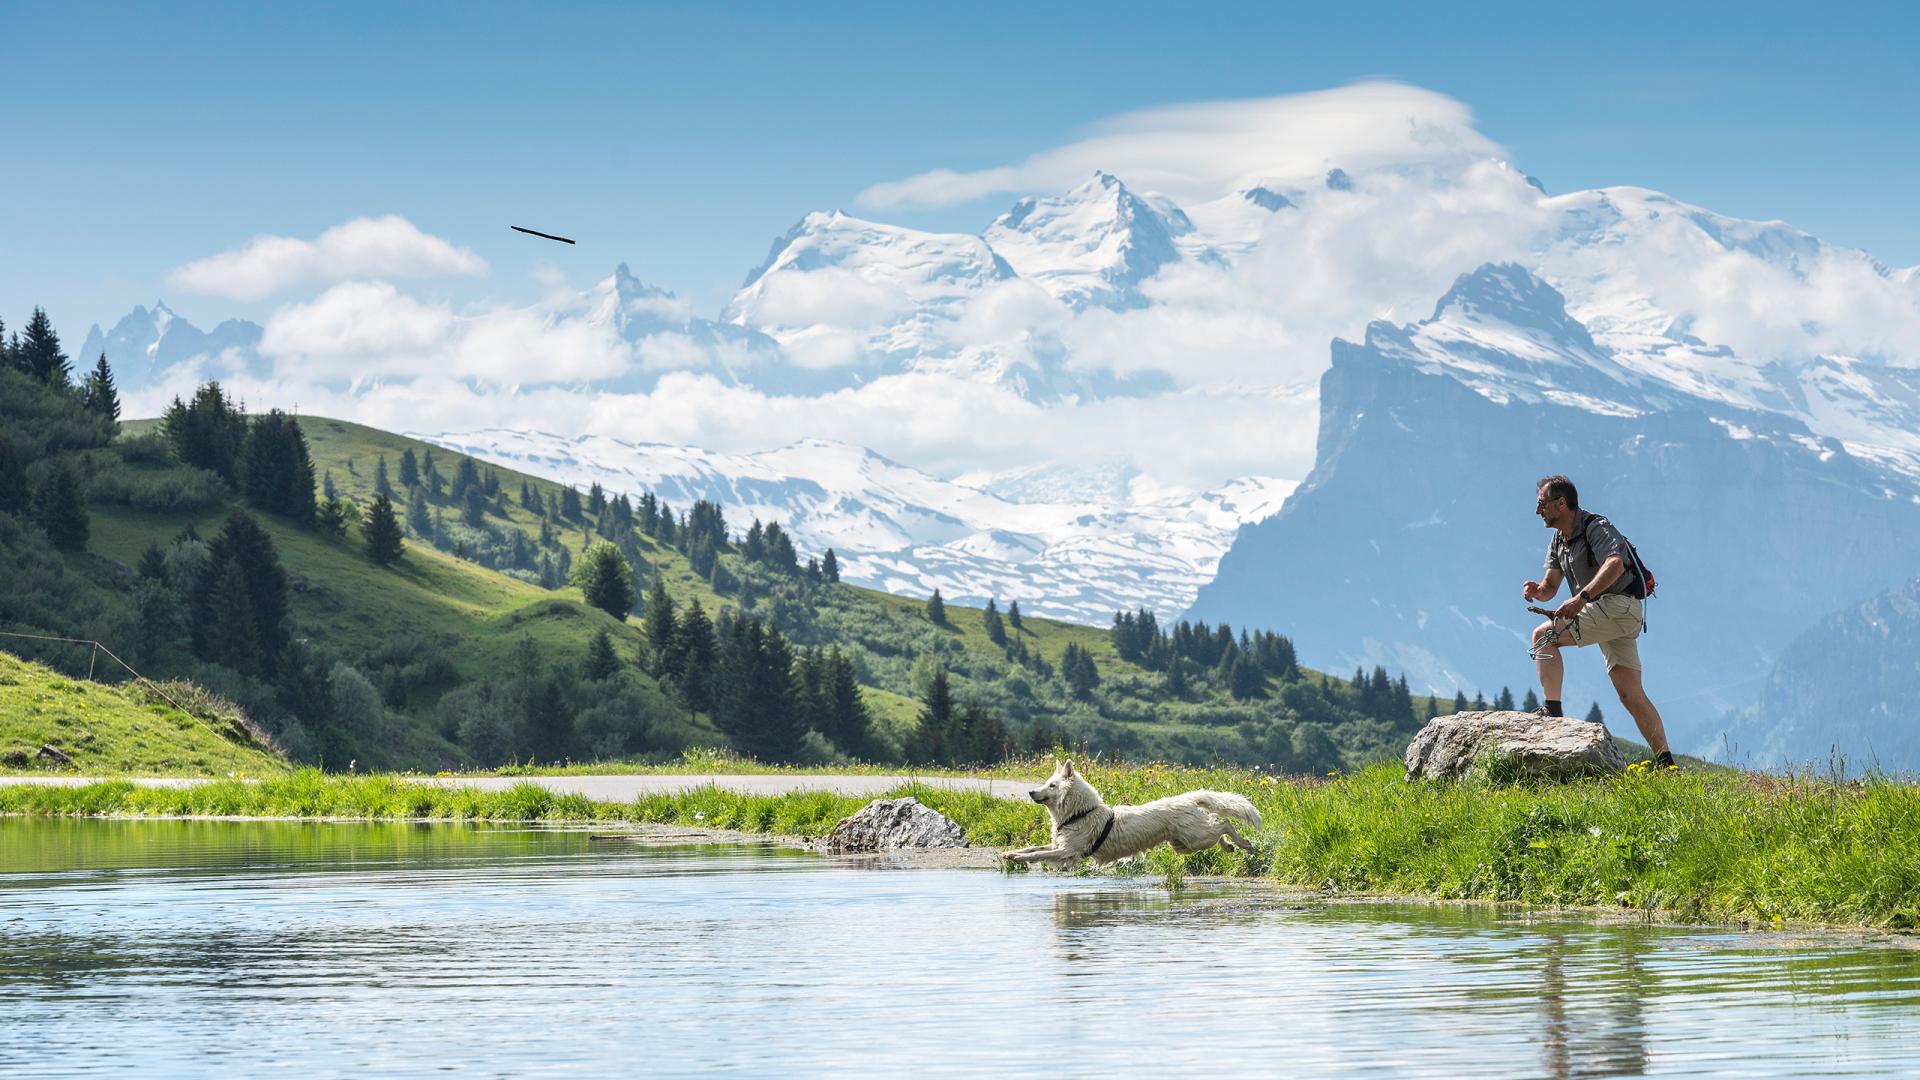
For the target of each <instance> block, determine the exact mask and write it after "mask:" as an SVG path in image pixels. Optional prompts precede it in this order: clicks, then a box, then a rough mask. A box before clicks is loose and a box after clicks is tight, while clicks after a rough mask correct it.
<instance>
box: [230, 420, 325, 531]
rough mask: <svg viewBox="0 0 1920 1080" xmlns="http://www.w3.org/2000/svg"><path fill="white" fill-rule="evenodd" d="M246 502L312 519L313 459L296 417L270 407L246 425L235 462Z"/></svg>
mask: <svg viewBox="0 0 1920 1080" xmlns="http://www.w3.org/2000/svg"><path fill="white" fill-rule="evenodd" d="M238 471H239V475H240V491H241V494H242V495H244V496H245V497H246V500H247V502H248V503H249V504H251V505H253V506H255V507H257V508H259V509H261V510H266V511H268V512H269V513H275V514H282V515H285V516H287V517H290V518H292V519H293V520H295V521H297V522H300V523H302V524H311V523H312V522H313V512H314V502H313V460H312V458H310V457H309V456H308V454H307V440H306V436H305V435H303V434H302V433H301V431H300V421H298V420H296V419H295V418H293V417H292V416H289V415H288V414H286V413H284V412H281V411H280V410H279V409H274V410H273V411H272V412H269V413H267V414H266V415H265V416H261V417H256V418H255V419H254V420H253V422H252V423H251V424H249V425H248V427H247V437H246V442H245V443H244V444H242V447H241V451H240V460H239V464H238Z"/></svg>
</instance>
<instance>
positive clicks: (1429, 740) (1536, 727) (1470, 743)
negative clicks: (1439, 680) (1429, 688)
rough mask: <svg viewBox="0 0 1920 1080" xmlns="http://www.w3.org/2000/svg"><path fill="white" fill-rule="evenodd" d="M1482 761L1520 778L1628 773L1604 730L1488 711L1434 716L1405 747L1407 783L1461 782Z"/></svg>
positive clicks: (1564, 719)
mask: <svg viewBox="0 0 1920 1080" xmlns="http://www.w3.org/2000/svg"><path fill="white" fill-rule="evenodd" d="M1483 759H1494V760H1503V761H1504V762H1506V763H1509V764H1510V767H1511V768H1512V769H1513V770H1514V771H1515V772H1516V773H1517V774H1519V775H1521V776H1543V777H1551V778H1564V777H1571V776H1592V775H1598V774H1604V773H1617V772H1620V771H1621V770H1623V769H1625V768H1626V767H1627V761H1626V758H1624V757H1622V756H1621V754H1620V749H1619V747H1616V746H1615V745H1613V736H1612V735H1610V734H1608V733H1607V729H1606V725H1604V724H1589V723H1587V722H1586V721H1584V720H1576V719H1573V718H1571V717H1565V716H1538V715H1536V714H1534V713H1524V712H1512V711H1505V710H1490V711H1487V712H1463V713H1454V714H1453V715H1452V716H1436V717H1434V718H1433V719H1431V720H1429V721H1427V726H1426V727H1423V728H1421V729H1420V733H1419V734H1418V735H1415V736H1414V737H1413V742H1411V743H1409V744H1408V745H1407V759H1406V763H1407V779H1409V780H1413V779H1428V780H1437V779H1441V778H1443V777H1449V776H1459V775H1461V774H1462V773H1465V772H1466V771H1467V770H1469V769H1471V768H1473V767H1474V765H1475V764H1476V763H1478V762H1480V761H1481V760H1483Z"/></svg>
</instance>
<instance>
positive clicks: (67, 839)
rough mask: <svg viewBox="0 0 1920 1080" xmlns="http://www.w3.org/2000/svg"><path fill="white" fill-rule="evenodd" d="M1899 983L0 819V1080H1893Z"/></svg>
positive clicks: (1916, 975)
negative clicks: (724, 1075)
mask: <svg viewBox="0 0 1920 1080" xmlns="http://www.w3.org/2000/svg"><path fill="white" fill-rule="evenodd" d="M1916 1021H1920V953H1916V952H1915V951H1913V950H1908V949H1899V948H1890V947H1885V946H1876V945H1873V944H1871V943H1866V942H1862V941H1859V940H1855V939H1849V938H1844V937H1834V938H1830V939H1818V938H1815V939H1801V940H1800V941H1799V942H1797V943H1789V942H1786V941H1785V940H1784V939H1779V938H1775V937H1772V936H1767V935H1748V934H1742V933H1737V932H1731V931H1720V930H1689V929H1674V928H1662V927H1652V926H1645V925H1639V924H1628V925H1621V924H1611V923H1602V922H1598V921H1595V920H1591V919H1582V918H1577V917H1567V916H1561V915H1543V914H1531V915H1530V914H1527V913H1522V912H1515V911H1511V910H1505V909H1495V908H1492V907H1486V906H1475V907H1450V906H1442V905H1424V904H1354V903H1348V904H1322V903H1315V902H1311V901H1303V900H1300V899H1299V898H1297V897H1294V898H1289V897H1287V896H1285V895H1282V894H1279V893H1275V892H1272V891H1267V890H1260V889H1253V888H1245V887H1239V886H1231V887H1188V888H1186V889H1183V890H1181V891H1180V892H1178V893H1176V894H1169V892H1168V891H1167V889H1166V888H1165V887H1164V886H1162V885H1161V884H1160V883H1159V882H1158V881H1157V880H1153V879H1147V878H1131V879H1129V878H1114V877H1069V876H1062V875H1052V874H1044V873H1037V872H1036V873H1025V874H1015V875H1002V874H1000V873H997V872H994V871H982V870H959V869H910V870H907V869H872V868H864V867H860V866H854V865H849V864H847V863H845V862H839V861H835V860H829V859H825V858H822V857H820V856H817V855H813V854H809V853H805V852H798V851H792V850H784V849H780V848H777V847H772V846H763V845H719V844H697V845H688V844H680V845H669V846H652V845H647V844H640V843H633V842H619V841H615V842H607V841H594V840H589V839H588V835H587V834H586V833H584V832H580V831H562V830H541V829H520V828H510V827H488V826H463V825H445V824H435V825H409V824H334V823H283V822H223V821H189V822H179V821H152V822H140V821H85V820H75V821H61V820H36V819H18V818H15V819H0V1074H5V1075H7V1076H9V1077H18V1076H41V1075H47V1076H52V1075H59V1076H74V1075H99V1074H107V1073H116V1074H117V1073H125V1072H129V1071H132V1070H136V1069H137V1070H139V1071H141V1072H142V1073H144V1074H147V1075H182V1074H216V1073H217V1074H227V1075H241V1074H245V1075H260V1074H272V1073H281V1074H296V1073H297V1074H298V1075H300V1076H301V1077H303V1078H305V1077H319V1076H367V1075H420V1074H426V1073H446V1072H452V1073H467V1074H475V1075H527V1074H535V1073H539V1074H554V1075H607V1074H613V1073H626V1074H632V1073H649V1074H661V1073H666V1074H675V1073H692V1072H702V1071H710V1070H729V1071H734V1072H740V1073H749V1074H775V1073H778V1074H793V1073H829V1072H831V1073H855V1074H866V1075H895V1076H897V1075H900V1074H903V1073H906V1072H908V1071H909V1070H910V1071H912V1072H915V1073H944V1074H973V1075H978V1074H982V1073H987V1072H995V1073H1001V1074H1031V1073H1036V1072H1042V1071H1044V1072H1047V1073H1049V1074H1053V1075H1109V1076H1111V1075H1119V1074H1137V1073H1160V1074H1183V1075H1192V1074H1196V1073H1200V1072H1203V1071H1204V1072H1210V1073H1224V1074H1247V1073H1255V1074H1267V1075H1309V1076H1349V1075H1362V1074H1365V1075H1379V1074H1381V1073H1383V1072H1391V1073H1394V1074H1397V1075H1405V1076H1418V1075H1429V1076H1447V1077H1452V1076H1460V1075H1464V1074H1473V1075H1484V1076H1516V1077H1519V1076H1554V1077H1569V1076H1611V1075H1640V1074H1647V1075H1672V1076H1741V1077H1752V1076H1788V1075H1807V1074H1816V1073H1817V1074H1821V1075H1844V1076H1856V1075H1857V1076H1867V1075H1888V1074H1897V1073H1906V1074H1913V1073H1916V1072H1920V1022H1916Z"/></svg>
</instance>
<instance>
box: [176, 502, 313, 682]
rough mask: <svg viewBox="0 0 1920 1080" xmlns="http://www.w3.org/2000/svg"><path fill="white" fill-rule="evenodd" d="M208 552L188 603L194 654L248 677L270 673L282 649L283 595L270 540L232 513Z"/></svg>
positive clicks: (280, 572) (284, 581) (283, 575)
mask: <svg viewBox="0 0 1920 1080" xmlns="http://www.w3.org/2000/svg"><path fill="white" fill-rule="evenodd" d="M207 553H208V555H207V565H206V568H205V569H204V570H203V571H202V572H201V575H200V580H199V583H198V584H197V586H196V588H195V591H194V595H193V596H192V597H190V598H189V604H190V613H191V616H192V629H193V647H194V652H195V653H196V654H197V655H198V656H200V657H201V659H204V660H211V661H213V662H214V663H217V664H225V665H226V666H228V667H231V668H234V669H235V670H237V671H241V672H245V673H247V674H263V675H271V674H273V673H274V672H275V671H276V670H277V669H278V667H279V664H280V657H281V654H282V653H283V652H284V651H285V649H286V647H287V627H286V620H287V592H288V590H287V575H286V571H284V570H282V569H281V567H280V556H279V553H278V552H276V551H275V550H274V547H273V538H272V537H270V536H268V535H267V531H266V530H265V529H262V528H261V527H260V523H259V522H257V521H255V520H254V519H253V517H252V516H251V515H249V514H247V513H246V512H245V511H241V510H235V511H234V512H233V513H232V514H229V515H228V516H227V521H226V524H225V525H224V526H222V527H221V529H220V532H219V535H217V536H215V537H214V538H213V542H212V543H211V544H209V545H208V547H207Z"/></svg>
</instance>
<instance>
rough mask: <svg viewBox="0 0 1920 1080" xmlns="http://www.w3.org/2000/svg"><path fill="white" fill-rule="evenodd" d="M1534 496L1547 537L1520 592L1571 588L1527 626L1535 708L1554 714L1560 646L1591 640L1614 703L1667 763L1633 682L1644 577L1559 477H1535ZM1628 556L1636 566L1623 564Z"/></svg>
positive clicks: (1657, 726) (1611, 531)
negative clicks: (1536, 684)
mask: <svg viewBox="0 0 1920 1080" xmlns="http://www.w3.org/2000/svg"><path fill="white" fill-rule="evenodd" d="M1538 494H1539V501H1538V502H1536V503H1535V504H1534V507H1533V512H1534V513H1536V514H1538V515H1540V520H1541V521H1543V522H1545V523H1546V525H1547V527H1548V528H1550V529H1552V530H1553V538H1552V539H1551V540H1550V541H1548V543H1547V566H1546V573H1545V574H1544V575H1543V580H1541V581H1529V582H1527V584H1526V587H1525V588H1523V589H1522V590H1521V595H1523V596H1524V597H1526V599H1527V601H1528V602H1529V603H1531V602H1534V601H1539V600H1549V599H1552V598H1553V596H1554V595H1555V594H1557V593H1558V592H1559V591H1560V582H1561V580H1562V579H1563V578H1564V579H1565V580H1566V581H1567V583H1568V585H1569V586H1570V587H1572V588H1573V590H1574V594H1573V596H1572V597H1570V598H1568V600H1567V602H1566V603H1564V604H1561V605H1560V606H1559V607H1558V608H1556V609H1554V613H1553V618H1552V619H1551V620H1549V621H1547V622H1544V623H1541V624H1540V625H1539V626H1538V627H1536V628H1535V629H1534V631H1533V658H1534V661H1535V663H1536V664H1537V665H1538V667H1539V670H1540V689H1541V691H1542V696H1544V697H1545V698H1546V700H1547V704H1546V708H1545V709H1544V710H1543V711H1544V712H1545V713H1546V715H1548V716H1560V715H1562V713H1561V711H1560V683H1561V680H1562V678H1563V677H1564V675H1565V674H1566V670H1565V668H1564V666H1563V665H1562V664H1561V661H1560V649H1561V647H1562V646H1565V645H1598V646H1600V655H1601V656H1602V657H1604V658H1605V659H1606V661H1607V678H1609V679H1611V680H1613V688H1614V690H1615V691H1616V692H1618V693H1619V695H1620V704H1622V705H1624V706H1626V708H1627V712H1628V713H1630V714H1632V716H1633V722H1634V723H1635V724H1638V725H1639V726H1640V735H1641V737H1642V738H1644V739H1646V740H1647V745H1648V746H1650V747H1652V748H1653V751H1654V755H1655V756H1654V761H1655V762H1656V763H1658V764H1660V765H1672V764H1673V752H1672V751H1671V750H1670V749H1668V747H1667V730H1666V727H1665V725H1663V724H1662V723H1661V722H1660V710H1659V709H1656V708H1654V707H1653V701H1652V700H1651V699H1649V698H1648V697H1647V692H1646V690H1645V689H1643V688H1642V687H1641V685H1640V646H1639V643H1638V641H1637V639H1638V638H1639V636H1640V632H1641V631H1642V630H1644V629H1646V625H1647V619H1646V607H1645V601H1644V600H1642V599H1641V598H1640V596H1636V595H1634V594H1635V593H1636V592H1642V593H1643V592H1644V589H1645V586H1644V585H1640V584H1638V583H1639V582H1640V580H1641V578H1642V577H1643V576H1644V575H1643V572H1642V570H1641V569H1640V568H1639V566H1638V560H1637V558H1636V557H1635V556H1634V555H1633V553H1632V548H1631V546H1630V545H1629V544H1628V543H1627V538H1626V537H1624V536H1621V535H1620V530H1618V529H1616V528H1614V527H1613V523H1612V522H1610V521H1608V520H1607V519H1606V518H1604V517H1601V516H1600V515H1598V514H1592V513H1588V512H1587V511H1585V510H1582V509H1580V492H1579V491H1578V490H1577V489H1575V488H1574V486H1573V481H1571V480H1569V479H1567V478H1566V477H1564V476H1558V475H1555V476H1549V477H1547V478H1545V479H1544V480H1541V481H1540V484H1539V489H1538ZM1629 560H1633V561H1634V562H1635V564H1636V565H1634V566H1631V567H1630V566H1629V565H1628V562H1629Z"/></svg>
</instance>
